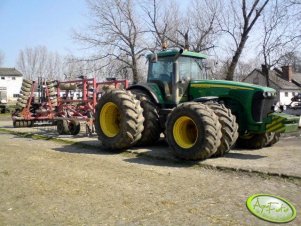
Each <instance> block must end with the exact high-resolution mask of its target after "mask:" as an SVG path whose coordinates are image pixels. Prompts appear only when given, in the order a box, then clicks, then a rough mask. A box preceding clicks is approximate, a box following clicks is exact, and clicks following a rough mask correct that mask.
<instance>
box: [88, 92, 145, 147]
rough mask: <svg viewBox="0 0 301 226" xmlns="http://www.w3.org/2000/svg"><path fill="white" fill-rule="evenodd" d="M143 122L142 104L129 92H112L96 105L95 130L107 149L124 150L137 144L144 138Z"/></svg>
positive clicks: (107, 93) (106, 94)
mask: <svg viewBox="0 0 301 226" xmlns="http://www.w3.org/2000/svg"><path fill="white" fill-rule="evenodd" d="M143 121H144V117H143V109H142V107H141V106H140V102H139V101H138V100H137V99H136V98H135V96H134V95H133V94H132V93H131V92H129V91H125V90H117V89H113V90H110V91H108V92H106V93H105V94H104V95H103V96H102V97H101V98H100V100H99V101H98V104H97V105H96V111H95V121H94V125H95V130H96V133H97V135H98V139H99V140H100V141H101V143H102V145H103V146H104V147H105V148H108V149H124V148H129V147H131V146H133V145H134V144H136V143H137V141H138V140H139V139H140V138H141V136H142V131H143Z"/></svg>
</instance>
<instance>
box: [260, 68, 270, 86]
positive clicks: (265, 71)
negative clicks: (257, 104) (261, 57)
mask: <svg viewBox="0 0 301 226" xmlns="http://www.w3.org/2000/svg"><path fill="white" fill-rule="evenodd" d="M261 71H262V74H263V75H264V76H265V79H266V84H267V87H269V86H270V78H269V71H270V69H269V67H268V66H267V65H266V64H262V65H261Z"/></svg>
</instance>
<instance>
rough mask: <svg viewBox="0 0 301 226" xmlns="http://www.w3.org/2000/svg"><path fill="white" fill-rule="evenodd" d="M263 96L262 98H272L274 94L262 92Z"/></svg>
mask: <svg viewBox="0 0 301 226" xmlns="http://www.w3.org/2000/svg"><path fill="white" fill-rule="evenodd" d="M263 96H264V97H273V96H275V92H269V91H267V92H263Z"/></svg>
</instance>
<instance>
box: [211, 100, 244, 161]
mask: <svg viewBox="0 0 301 226" xmlns="http://www.w3.org/2000/svg"><path fill="white" fill-rule="evenodd" d="M206 105H208V106H209V107H210V108H211V109H212V110H213V111H214V113H215V114H216V115H217V116H218V120H219V122H220V124H221V125H222V128H221V132H222V138H221V144H220V146H219V147H218V149H217V151H216V152H215V153H214V155H213V157H221V156H224V155H225V154H226V153H228V152H229V151H230V149H231V147H232V146H233V145H234V143H235V142H236V140H237V138H238V124H237V123H236V117H235V116H234V115H233V114H232V113H231V110H230V109H228V108H226V107H225V105H223V104H218V103H212V102H209V103H206Z"/></svg>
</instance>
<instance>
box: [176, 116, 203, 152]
mask: <svg viewBox="0 0 301 226" xmlns="http://www.w3.org/2000/svg"><path fill="white" fill-rule="evenodd" d="M173 137H174V139H175V141H176V143H177V144H178V145H179V146H180V147H181V148H185V149H188V148H191V147H192V146H193V145H194V144H195V143H196V141H197V139H198V129H197V127H196V125H195V123H194V121H193V120H192V119H191V118H189V117H187V116H181V117H180V118H178V119H177V120H176V122H175V124H174V126H173Z"/></svg>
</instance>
